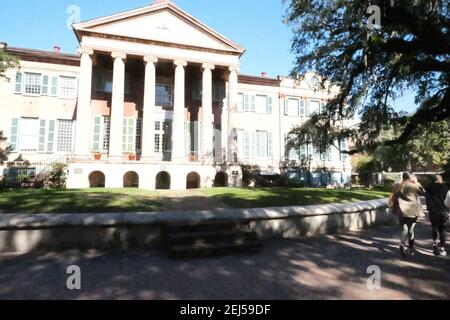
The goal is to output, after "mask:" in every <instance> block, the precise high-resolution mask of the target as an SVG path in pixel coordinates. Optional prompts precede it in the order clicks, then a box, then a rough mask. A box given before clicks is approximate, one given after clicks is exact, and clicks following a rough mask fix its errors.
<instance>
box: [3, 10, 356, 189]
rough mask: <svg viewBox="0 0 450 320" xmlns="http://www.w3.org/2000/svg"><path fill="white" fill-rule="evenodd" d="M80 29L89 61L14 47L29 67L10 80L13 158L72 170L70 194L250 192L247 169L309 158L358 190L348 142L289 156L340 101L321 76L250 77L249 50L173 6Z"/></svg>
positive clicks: (317, 177)
mask: <svg viewBox="0 0 450 320" xmlns="http://www.w3.org/2000/svg"><path fill="white" fill-rule="evenodd" d="M73 29H74V32H75V34H76V37H77V39H78V41H79V50H78V54H65V53H61V52H60V51H59V49H58V48H55V50H54V51H40V50H32V49H22V48H16V47H11V46H8V47H7V51H8V52H9V53H11V54H14V55H16V56H17V57H19V59H20V60H21V68H20V69H19V70H9V71H8V72H7V76H8V77H9V78H10V79H11V81H9V82H8V81H4V80H0V81H1V82H0V131H3V133H4V135H5V136H6V137H7V139H8V140H7V143H8V144H9V145H10V146H11V150H12V152H11V154H10V156H9V157H10V159H16V158H17V157H19V156H20V155H21V156H22V158H23V159H27V160H28V161H30V162H31V163H32V164H33V163H41V164H42V163H47V164H50V163H52V162H56V161H63V162H67V163H68V164H69V166H68V187H69V188H89V187H99V186H101V187H102V186H105V187H110V188H121V187H131V186H134V187H137V186H138V187H140V188H145V189H155V188H156V189H158V188H162V189H164V188H170V189H175V190H180V189H185V188H196V187H212V186H240V185H241V184H242V165H244V164H251V165H257V166H259V168H260V170H261V173H262V174H276V173H280V172H285V173H287V174H290V175H293V176H295V175H296V172H297V170H292V171H291V172H290V171H289V169H288V168H292V167H293V168H295V167H298V166H299V165H300V163H301V165H304V164H305V160H307V161H306V162H308V166H309V169H310V170H311V171H312V172H313V174H312V176H311V179H312V181H313V182H314V184H320V183H321V182H323V179H324V174H323V172H324V168H327V175H325V177H326V179H327V180H329V181H337V182H341V183H342V182H345V181H348V179H349V176H350V174H351V166H350V161H349V159H348V157H347V156H346V155H345V154H343V153H342V152H341V151H342V150H345V148H346V143H345V141H341V142H338V143H337V144H336V145H333V146H330V150H329V152H327V153H325V154H319V153H318V152H316V150H315V149H314V148H313V147H312V146H304V147H303V148H300V150H294V149H292V150H288V149H287V147H286V141H287V138H288V134H289V132H290V130H291V129H292V128H293V127H294V126H296V125H299V124H301V123H303V122H304V121H306V120H307V119H308V117H309V116H310V115H311V114H313V113H314V112H318V111H320V108H321V107H322V106H323V105H324V104H325V103H326V101H327V100H328V99H330V98H331V97H332V96H333V95H334V94H336V92H337V91H336V90H337V89H336V88H333V87H330V88H328V89H327V90H319V89H318V86H317V84H318V81H319V80H318V78H317V77H316V76H315V75H314V74H313V73H309V74H306V75H305V76H304V78H303V79H301V80H300V81H299V80H296V81H294V80H292V79H289V78H286V77H281V76H279V77H277V78H270V77H268V76H267V75H266V74H264V73H263V74H261V75H260V76H249V75H243V74H240V57H241V56H242V55H243V54H244V53H245V49H244V48H243V47H241V46H240V45H238V44H236V43H235V42H233V41H231V40H230V39H227V38H226V37H224V36H222V35H221V34H219V33H218V32H216V31H214V30H212V29H211V28H209V27H208V26H206V25H204V24H203V23H201V22H200V21H198V20H197V19H195V18H194V17H193V16H191V15H189V14H188V13H186V12H185V11H183V10H182V9H180V8H179V7H178V6H176V5H175V4H174V3H172V2H170V1H156V2H155V3H154V4H153V5H150V6H147V7H143V8H139V9H136V10H131V11H128V12H124V13H118V14H115V15H112V16H107V17H103V18H99V19H94V20H91V21H87V22H82V23H78V24H75V25H74V26H73ZM41 167H45V165H44V166H40V167H39V168H41ZM36 168H38V166H36ZM36 170H37V171H39V170H41V169H36ZM7 171H8V170H7V169H6V170H2V172H5V174H6V173H7ZM38 173H39V172H36V174H38Z"/></svg>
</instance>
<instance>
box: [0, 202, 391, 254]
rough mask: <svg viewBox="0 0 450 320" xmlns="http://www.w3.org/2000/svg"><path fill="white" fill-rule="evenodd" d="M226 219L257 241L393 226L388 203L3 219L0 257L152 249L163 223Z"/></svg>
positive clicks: (0, 231) (39, 215) (33, 215)
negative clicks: (251, 232)
mask: <svg viewBox="0 0 450 320" xmlns="http://www.w3.org/2000/svg"><path fill="white" fill-rule="evenodd" d="M230 220H232V221H242V222H250V226H251V228H252V229H253V230H254V231H256V232H257V233H258V235H259V236H260V237H262V238H281V237H283V238H292V237H298V236H307V237H310V236H315V235H320V234H327V233H335V232H339V231H344V230H355V231H356V230H360V229H363V228H365V227H370V226H374V225H382V224H391V223H393V222H394V221H395V220H394V218H393V216H392V215H391V214H390V213H389V212H388V210H387V200H374V201H366V202H357V203H351V204H329V205H318V206H304V207H282V208H259V209H226V210H215V211H184V212H155V213H108V214H2V215H0V253H6V252H18V253H28V252H34V251H49V250H67V249H91V248H95V249H100V250H103V249H113V248H123V249H127V248H146V247H156V246H158V245H159V244H160V239H161V230H162V227H163V226H164V225H166V224H185V223H198V222H214V221H230Z"/></svg>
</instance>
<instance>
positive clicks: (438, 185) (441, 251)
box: [426, 175, 450, 257]
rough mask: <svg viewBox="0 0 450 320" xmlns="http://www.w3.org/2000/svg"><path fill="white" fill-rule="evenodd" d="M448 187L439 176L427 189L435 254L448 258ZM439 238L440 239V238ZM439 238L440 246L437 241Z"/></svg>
mask: <svg viewBox="0 0 450 320" xmlns="http://www.w3.org/2000/svg"><path fill="white" fill-rule="evenodd" d="M448 194H449V190H448V187H447V186H446V185H445V184H444V183H443V179H442V176H440V175H437V176H436V177H435V181H434V183H433V184H432V185H431V186H430V188H428V189H427V194H426V199H427V209H428V212H429V218H430V222H431V227H432V236H433V253H434V255H436V256H443V257H445V256H447V251H446V248H445V240H446V233H445V223H446V222H447V221H448V219H449V210H450V209H449V208H447V206H446V197H447V195H448ZM438 236H439V237H438ZM438 238H439V240H440V241H439V245H438V242H437V239H438Z"/></svg>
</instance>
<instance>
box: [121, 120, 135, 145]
mask: <svg viewBox="0 0 450 320" xmlns="http://www.w3.org/2000/svg"><path fill="white" fill-rule="evenodd" d="M135 122H136V119H133V118H128V119H123V140H122V141H123V143H122V151H123V152H130V153H131V152H133V151H134V150H135V149H136V147H135V140H136V136H135V132H136V128H135Z"/></svg>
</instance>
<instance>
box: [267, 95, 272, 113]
mask: <svg viewBox="0 0 450 320" xmlns="http://www.w3.org/2000/svg"><path fill="white" fill-rule="evenodd" d="M267 113H272V97H267Z"/></svg>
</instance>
